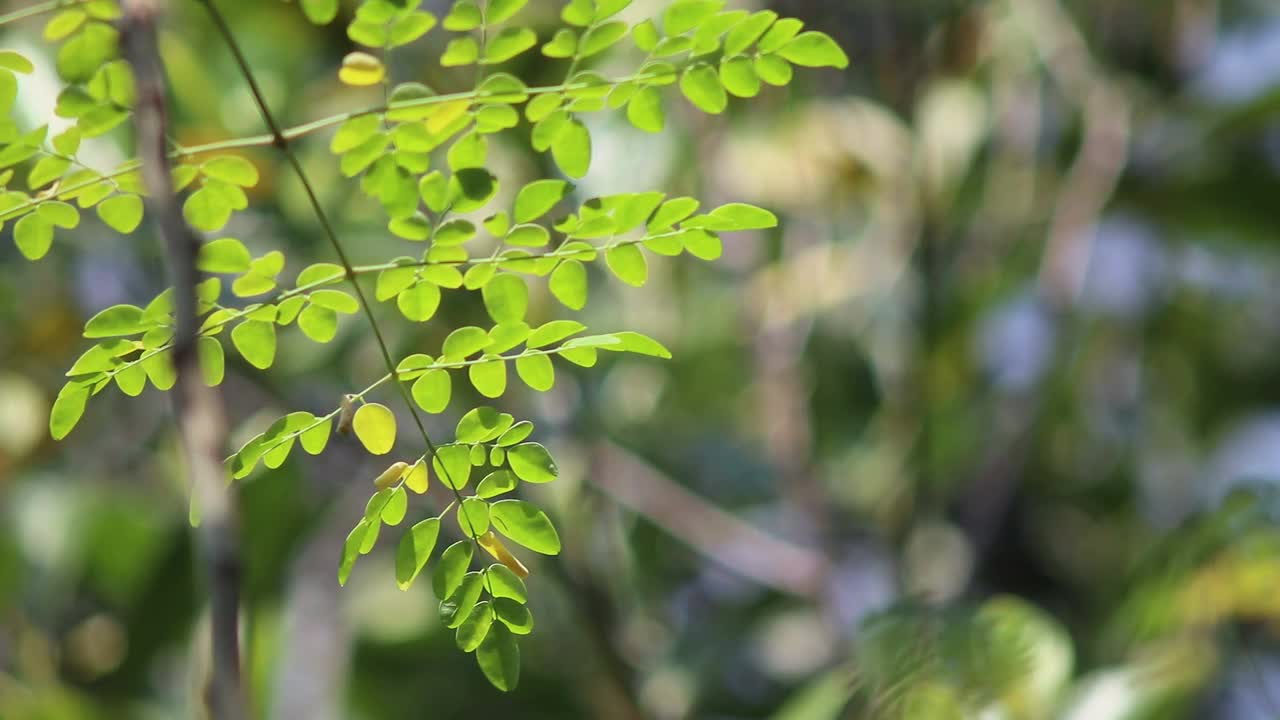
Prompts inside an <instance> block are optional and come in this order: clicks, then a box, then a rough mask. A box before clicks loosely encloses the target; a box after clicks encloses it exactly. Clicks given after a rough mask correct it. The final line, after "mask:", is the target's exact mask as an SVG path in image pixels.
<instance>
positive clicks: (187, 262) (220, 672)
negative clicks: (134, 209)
mask: <svg viewBox="0 0 1280 720" xmlns="http://www.w3.org/2000/svg"><path fill="white" fill-rule="evenodd" d="M162 5H163V0H125V2H124V3H123V6H124V12H125V15H124V19H123V21H122V23H121V27H122V29H123V32H122V33H121V45H122V50H123V53H124V55H125V57H126V58H127V59H128V60H129V62H130V64H131V65H132V67H133V73H134V78H135V80H136V84H137V90H138V103H137V110H136V112H135V113H134V125H135V129H136V132H137V142H138V149H139V155H140V162H141V168H142V175H143V179H144V181H145V183H146V186H147V189H148V194H149V199H148V203H149V205H150V206H151V207H150V208H149V210H150V212H149V214H150V215H151V216H152V217H154V218H155V221H156V224H157V230H158V232H159V234H160V237H161V238H162V239H163V240H164V244H165V255H166V257H167V259H168V263H169V274H170V276H171V278H172V282H173V289H174V294H173V298H174V316H175V322H176V326H177V327H176V331H175V333H174V341H173V365H174V369H175V370H176V371H177V382H176V384H175V389H174V394H173V405H174V413H175V415H176V416H177V424H178V429H179V432H180V434H181V436H182V443H183V447H184V449H185V451H186V459H187V470H188V473H189V475H190V477H191V484H192V492H193V494H194V496H195V500H196V502H197V503H198V505H199V507H200V510H201V513H202V516H203V522H202V524H201V530H200V536H201V538H200V539H201V544H202V545H203V550H204V556H205V562H206V566H207V571H208V583H209V605H210V614H211V616H212V623H211V629H212V635H213V643H212V645H213V666H212V668H211V673H210V681H209V685H208V688H207V696H206V702H207V704H208V707H209V714H210V716H211V717H213V718H216V719H217V720H238V719H240V718H244V717H245V706H244V696H243V693H242V691H241V688H240V641H239V640H240V638H239V612H240V605H239V603H240V578H241V566H240V556H239V539H238V535H239V532H238V530H239V520H238V514H237V507H236V501H235V495H234V492H233V491H232V490H231V489H230V488H229V486H228V484H227V475H226V471H225V469H224V467H223V464H222V451H223V448H224V446H225V445H226V434H227V433H226V420H225V418H224V416H223V410H222V402H221V398H220V397H219V396H218V393H217V391H216V390H215V389H214V388H211V387H208V386H206V385H205V384H204V381H203V379H202V376H201V373H200V358H199V355H198V353H197V343H198V337H199V329H200V328H199V321H198V317H197V312H196V285H197V284H198V283H199V281H200V273H199V271H198V270H197V269H196V254H197V252H198V251H199V247H200V241H199V239H198V238H197V237H196V236H195V234H194V233H193V232H192V231H191V229H190V228H189V227H187V224H186V222H185V221H184V220H183V218H182V210H181V208H180V207H179V205H178V199H177V197H176V196H175V194H174V192H173V180H172V177H171V174H170V168H169V160H168V152H167V148H166V146H165V129H166V112H165V107H166V92H165V83H164V67H163V64H162V62H161V59H160V50H159V47H158V45H157V43H156V27H155V24H156V18H157V17H158V16H159V14H160V11H161V9H162Z"/></svg>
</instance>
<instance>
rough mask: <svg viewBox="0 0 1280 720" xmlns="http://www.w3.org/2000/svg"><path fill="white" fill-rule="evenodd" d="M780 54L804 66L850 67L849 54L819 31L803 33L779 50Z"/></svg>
mask: <svg viewBox="0 0 1280 720" xmlns="http://www.w3.org/2000/svg"><path fill="white" fill-rule="evenodd" d="M778 54H779V55H781V56H782V57H784V58H786V59H787V60H789V61H791V62H793V63H795V64H796V65H801V66H803V67H833V68H839V69H841V70H843V69H845V68H847V67H849V56H848V55H845V53H844V50H842V49H840V46H839V45H837V44H836V41H835V40H832V39H831V36H830V35H827V34H826V33H821V32H817V31H810V32H807V33H801V34H800V35H797V36H796V37H795V38H793V39H791V40H789V41H788V42H787V44H785V45H783V46H782V47H781V49H779V50H778Z"/></svg>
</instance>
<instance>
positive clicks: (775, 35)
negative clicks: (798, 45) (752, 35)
mask: <svg viewBox="0 0 1280 720" xmlns="http://www.w3.org/2000/svg"><path fill="white" fill-rule="evenodd" d="M803 27H804V21H802V20H797V19H796V18H783V19H781V20H779V21H778V22H776V23H774V24H773V27H771V28H769V32H767V33H765V34H764V37H763V38H760V42H759V44H757V45H756V49H757V50H758V51H760V53H761V54H768V53H775V52H777V51H779V50H781V49H782V46H783V45H786V44H787V43H788V42H790V41H791V39H792V38H794V37H795V36H796V34H797V33H799V32H800V29H801V28H803Z"/></svg>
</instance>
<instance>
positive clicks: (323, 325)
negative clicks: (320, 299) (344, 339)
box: [298, 305, 338, 343]
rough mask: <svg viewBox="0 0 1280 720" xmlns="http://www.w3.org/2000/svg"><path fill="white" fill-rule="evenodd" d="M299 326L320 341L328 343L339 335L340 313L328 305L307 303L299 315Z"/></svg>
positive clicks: (303, 332) (303, 331)
mask: <svg viewBox="0 0 1280 720" xmlns="http://www.w3.org/2000/svg"><path fill="white" fill-rule="evenodd" d="M298 328H299V329H300V330H302V334H303V335H306V336H307V337H308V338H311V339H312V340H314V341H315V342H318V343H327V342H329V341H330V340H332V339H334V338H335V337H337V335H338V314H337V313H335V312H334V311H332V310H330V309H329V308H326V307H321V306H319V305H307V306H306V307H305V308H303V310H302V314H300V315H298Z"/></svg>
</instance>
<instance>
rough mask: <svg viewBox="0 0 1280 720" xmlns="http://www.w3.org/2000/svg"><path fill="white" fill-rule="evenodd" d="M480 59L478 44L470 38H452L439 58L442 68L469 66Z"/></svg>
mask: <svg viewBox="0 0 1280 720" xmlns="http://www.w3.org/2000/svg"><path fill="white" fill-rule="evenodd" d="M479 57H480V44H479V43H477V42H476V40H475V38H473V37H471V36H466V37H459V38H454V39H452V40H450V41H449V44H448V45H447V46H446V47H445V49H444V54H443V55H441V56H440V65H442V66H443V67H461V66H463V65H471V64H472V63H474V62H475V61H476V60H477V59H478V58H479Z"/></svg>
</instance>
